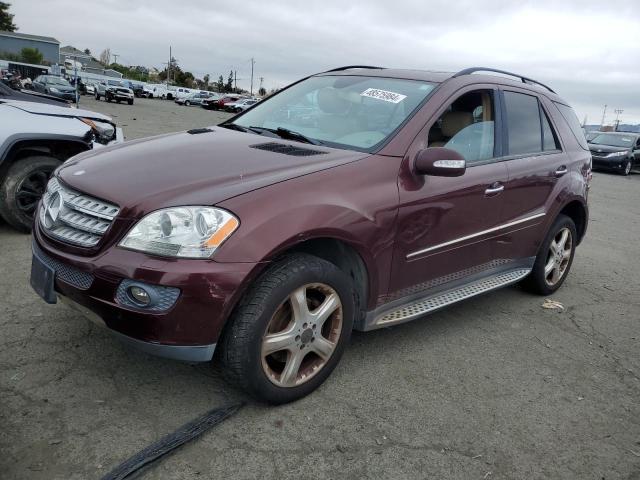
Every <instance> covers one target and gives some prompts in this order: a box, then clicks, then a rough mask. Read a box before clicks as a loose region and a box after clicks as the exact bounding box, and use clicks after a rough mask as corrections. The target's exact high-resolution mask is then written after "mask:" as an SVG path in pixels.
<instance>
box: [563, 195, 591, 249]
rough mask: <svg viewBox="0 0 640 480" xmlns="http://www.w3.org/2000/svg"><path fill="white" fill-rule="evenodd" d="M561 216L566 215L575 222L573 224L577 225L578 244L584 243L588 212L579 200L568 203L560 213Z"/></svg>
mask: <svg viewBox="0 0 640 480" xmlns="http://www.w3.org/2000/svg"><path fill="white" fill-rule="evenodd" d="M560 214H562V215H566V216H567V217H569V218H571V220H573V223H575V225H576V231H577V233H578V243H580V242H581V241H582V238H583V237H584V234H585V230H586V229H587V212H586V210H585V208H584V206H583V205H582V203H580V202H579V201H577V200H574V201H573V202H570V203H568V204H567V205H565V206H564V208H563V209H562V210H561V211H560Z"/></svg>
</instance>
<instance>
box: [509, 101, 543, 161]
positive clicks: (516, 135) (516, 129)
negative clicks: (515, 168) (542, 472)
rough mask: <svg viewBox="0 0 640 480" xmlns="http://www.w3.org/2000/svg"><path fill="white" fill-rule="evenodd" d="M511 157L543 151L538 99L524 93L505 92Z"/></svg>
mask: <svg viewBox="0 0 640 480" xmlns="http://www.w3.org/2000/svg"><path fill="white" fill-rule="evenodd" d="M504 100H505V108H506V113H507V128H508V132H509V135H508V141H509V155H521V154H525V153H536V152H540V151H542V126H541V124H540V106H539V105H538V99H537V98H536V97H533V96H531V95H525V94H522V93H514V92H504Z"/></svg>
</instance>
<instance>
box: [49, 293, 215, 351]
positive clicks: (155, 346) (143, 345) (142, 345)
mask: <svg viewBox="0 0 640 480" xmlns="http://www.w3.org/2000/svg"><path fill="white" fill-rule="evenodd" d="M58 299H59V300H61V302H62V303H64V304H65V305H67V306H68V307H70V308H71V309H73V310H75V311H77V312H78V313H81V314H82V315H84V316H85V317H87V318H88V319H89V320H91V321H92V322H93V323H95V324H97V325H99V326H101V327H104V328H106V329H107V330H108V331H109V332H110V333H111V334H112V335H113V336H114V337H115V338H116V339H118V340H119V341H120V342H122V343H124V344H125V345H127V346H129V347H132V348H134V349H136V350H139V351H141V352H144V353H148V354H149V355H155V356H156V357H164V358H170V359H172V360H181V361H183V362H209V361H210V360H211V359H212V358H213V353H214V352H215V350H216V344H215V343H210V344H208V345H166V344H163V343H152V342H145V341H144V340H138V339H137V338H133V337H130V336H128V335H124V334H123V333H120V332H116V331H115V330H111V329H110V328H108V327H107V325H106V324H105V323H104V321H103V320H102V319H101V318H100V317H99V316H98V315H96V314H95V313H94V312H92V311H91V310H89V309H88V308H86V307H84V306H82V305H80V304H78V303H76V302H74V301H72V300H70V299H69V298H67V297H65V296H64V295H58Z"/></svg>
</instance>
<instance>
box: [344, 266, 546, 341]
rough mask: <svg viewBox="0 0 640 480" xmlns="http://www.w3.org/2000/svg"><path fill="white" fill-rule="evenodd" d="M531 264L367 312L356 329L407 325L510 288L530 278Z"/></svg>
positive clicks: (504, 269) (480, 276)
mask: <svg viewBox="0 0 640 480" xmlns="http://www.w3.org/2000/svg"><path fill="white" fill-rule="evenodd" d="M534 261H535V257H532V258H530V259H526V260H524V261H523V262H517V263H515V262H514V263H510V264H509V265H507V266H505V267H506V268H501V269H500V270H495V269H494V270H491V271H488V272H483V273H482V274H479V275H474V276H471V277H467V278H464V279H462V280H460V281H457V282H455V283H454V284H451V283H450V284H445V285H443V286H442V287H441V288H439V289H438V290H437V291H434V290H427V291H425V292H422V293H420V294H417V295H412V296H411V297H408V298H407V297H405V298H402V299H400V300H397V301H394V302H392V303H388V304H386V305H382V306H380V307H378V308H377V309H375V310H373V311H371V312H368V313H367V315H366V317H365V319H364V321H361V322H360V325H357V326H356V329H357V330H361V331H368V330H375V329H378V328H383V327H389V326H391V325H396V324H399V323H405V322H409V321H411V320H415V319H416V318H419V317H422V316H424V315H426V314H428V313H431V312H435V311H436V310H440V309H441V308H444V307H446V306H449V305H452V304H454V303H458V302H460V301H462V300H466V299H468V298H471V297H475V296H476V295H480V294H483V293H486V292H490V291H492V290H496V289H498V288H502V287H506V286H507V285H512V284H514V283H517V282H519V281H520V280H522V279H524V278H525V277H526V276H527V275H529V273H530V272H531V270H532V268H533V262H534Z"/></svg>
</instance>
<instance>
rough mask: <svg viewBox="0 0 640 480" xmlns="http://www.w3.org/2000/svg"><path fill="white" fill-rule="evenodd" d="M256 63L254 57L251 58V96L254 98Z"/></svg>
mask: <svg viewBox="0 0 640 480" xmlns="http://www.w3.org/2000/svg"><path fill="white" fill-rule="evenodd" d="M255 63H256V61H255V60H254V59H253V57H251V96H252V97H253V66H254V65H255Z"/></svg>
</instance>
